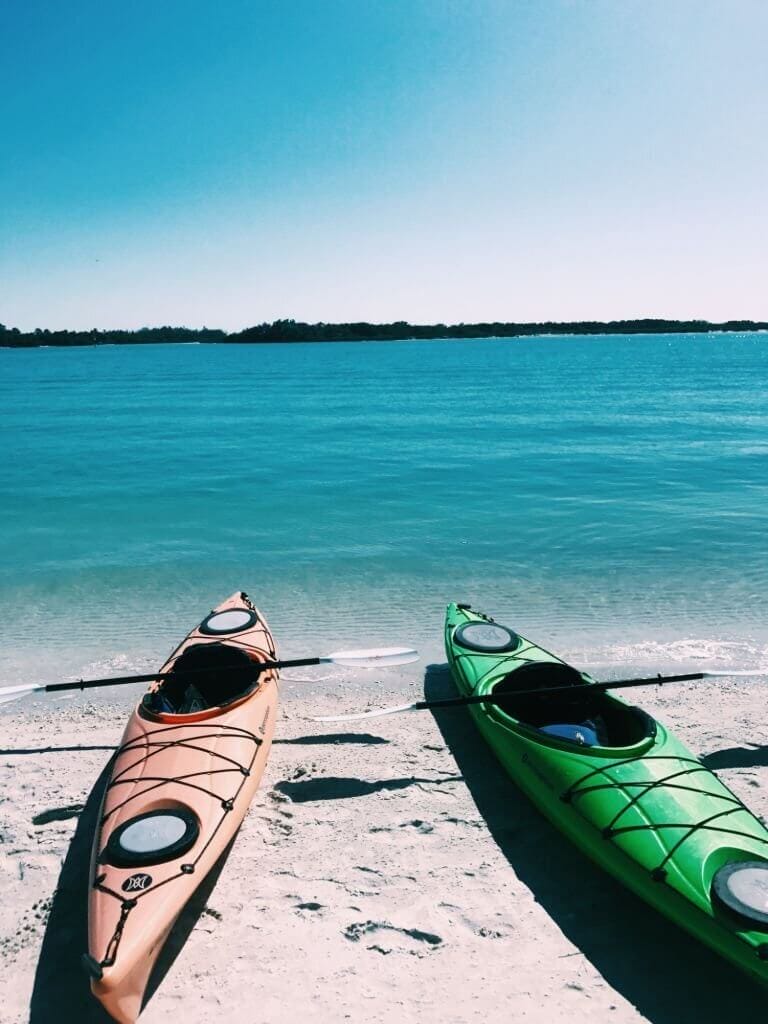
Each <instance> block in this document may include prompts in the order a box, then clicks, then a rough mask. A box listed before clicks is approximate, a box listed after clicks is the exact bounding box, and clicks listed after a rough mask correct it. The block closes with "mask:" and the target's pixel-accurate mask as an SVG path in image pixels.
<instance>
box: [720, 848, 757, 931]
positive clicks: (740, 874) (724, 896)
mask: <svg viewBox="0 0 768 1024" xmlns="http://www.w3.org/2000/svg"><path fill="white" fill-rule="evenodd" d="M712 889H713V892H714V894H715V896H717V898H718V899H719V900H720V902H721V903H723V904H725V906H726V907H728V909H729V910H733V911H734V912H735V913H737V914H739V916H740V917H745V918H747V919H748V920H749V921H752V922H753V923H755V924H761V925H763V926H766V925H768V864H767V863H766V862H765V861H761V860H745V861H739V862H738V863H736V864H726V865H725V866H724V867H722V868H720V870H719V871H718V872H717V874H716V875H715V877H714V880H713V882H712Z"/></svg>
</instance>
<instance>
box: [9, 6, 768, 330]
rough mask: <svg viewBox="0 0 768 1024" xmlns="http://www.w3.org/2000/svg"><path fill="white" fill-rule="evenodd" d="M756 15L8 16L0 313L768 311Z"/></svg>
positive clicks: (357, 9) (425, 9) (312, 11)
mask: <svg viewBox="0 0 768 1024" xmlns="http://www.w3.org/2000/svg"><path fill="white" fill-rule="evenodd" d="M767 54H768V3H766V2H765V0H717V2H708V0H581V2H577V0H571V2H569V0H274V2H273V0H218V2H214V0H131V2H126V0H68V2H66V3H64V2H62V0H24V2H13V0H6V2H5V3H1V4H0V130H1V132H2V134H1V135H0V139H1V146H2V154H1V155H0V321H1V322H3V323H5V324H7V325H9V326H18V327H21V328H23V329H29V328H32V327H36V326H39V327H50V328H54V327H72V328H87V327H139V326H143V325H156V324H166V323H171V324H185V325H189V326H202V325H208V326H220V327H225V328H227V329H236V328H239V327H242V326H245V325H248V324H252V323H258V322H261V321H263V320H272V319H276V318H278V317H293V318H295V319H301V320H311V321H314V320H326V321H335V320H357V319H365V320H376V321H378V320H398V319H404V320H411V321H414V322H433V321H444V322H454V321H475V320H486V319H490V320H496V319H499V320H545V319H554V320H570V319H591V318H596V319H611V318H631V317H636V316H667V317H705V318H708V319H712V320H720V319H725V318H731V317H746V318H754V319H766V318H768V200H767V199H766V192H767V189H766V183H767V182H768V57H767Z"/></svg>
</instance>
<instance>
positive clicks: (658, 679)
mask: <svg viewBox="0 0 768 1024" xmlns="http://www.w3.org/2000/svg"><path fill="white" fill-rule="evenodd" d="M706 676H707V673H706V672H690V673H688V674H686V675H682V676H651V677H650V679H615V680H614V681H613V682H610V681H608V682H604V683H585V685H584V686H579V684H578V683H577V684H575V685H573V684H571V685H569V686H551V687H548V688H546V689H540V690H518V691H513V690H509V691H507V692H505V693H481V694H473V695H472V696H471V697H447V698H446V699H445V700H420V701H417V702H416V703H415V704H414V705H413V707H414V709H418V710H419V711H422V710H427V709H429V708H451V707H460V706H461V705H464V704H512V703H514V702H515V701H516V700H517V699H518V698H519V697H549V696H553V697H554V696H557V695H558V694H563V693H567V694H570V695H571V696H573V695H574V694H587V693H602V692H604V691H605V690H617V689H622V690H623V689H627V690H628V689H630V687H632V686H652V685H653V684H654V683H655V684H656V685H657V686H663V685H664V683H684V682H688V681H689V680H694V679H705V678H706Z"/></svg>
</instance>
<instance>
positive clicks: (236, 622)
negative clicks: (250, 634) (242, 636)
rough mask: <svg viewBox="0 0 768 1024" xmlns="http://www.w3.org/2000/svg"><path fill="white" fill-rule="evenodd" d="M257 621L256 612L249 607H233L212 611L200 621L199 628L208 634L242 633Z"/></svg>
mask: <svg viewBox="0 0 768 1024" xmlns="http://www.w3.org/2000/svg"><path fill="white" fill-rule="evenodd" d="M257 621H258V619H257V618H256V612H252V611H250V610H249V609H248V608H231V609H230V610H229V611H226V612H211V614H210V615H209V616H208V618H206V619H203V621H202V622H201V623H200V626H199V629H200V632H201V633H204V634H205V635H206V636H222V635H223V634H224V633H241V632H242V631H243V630H244V629H250V628H251V626H255V625H256V623H257Z"/></svg>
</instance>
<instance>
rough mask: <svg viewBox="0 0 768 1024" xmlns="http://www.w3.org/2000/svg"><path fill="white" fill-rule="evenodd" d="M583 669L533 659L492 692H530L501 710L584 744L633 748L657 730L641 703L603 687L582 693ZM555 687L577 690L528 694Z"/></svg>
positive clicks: (549, 731)
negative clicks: (616, 697) (625, 701)
mask: <svg viewBox="0 0 768 1024" xmlns="http://www.w3.org/2000/svg"><path fill="white" fill-rule="evenodd" d="M583 685H584V680H583V677H582V675H581V673H580V672H577V671H576V669H574V668H571V667H570V665H563V664H561V663H557V662H554V663H553V662H530V663H529V664H527V665H523V666H522V667H521V668H519V669H516V670H515V671H514V672H511V673H510V674H509V675H508V676H507V677H506V678H505V679H502V680H501V681H500V682H499V683H497V684H496V686H494V688H493V692H494V693H496V694H498V693H516V692H521V691H526V696H524V697H520V699H519V700H516V701H514V702H510V703H509V704H508V705H505V706H502V711H503V712H504V713H505V714H507V715H509V716H510V717H511V718H514V719H517V721H519V722H522V723H523V724H525V725H531V726H533V727H534V728H536V729H540V730H541V731H543V732H545V733H546V734H548V735H552V736H557V737H558V738H560V739H563V740H566V741H569V742H573V743H576V744H578V745H581V746H594V745H596V744H599V745H600V746H607V747H629V746H633V745H634V744H636V743H639V742H641V740H643V739H646V738H647V737H649V736H652V735H654V733H655V731H656V723H655V722H654V720H653V719H652V718H651V717H650V715H647V714H645V712H644V711H641V710H640V709H639V708H635V707H631V706H629V705H627V704H622V703H620V702H619V701H617V700H614V698H613V697H610V696H608V694H606V693H604V692H602V691H587V692H586V693H584V692H582V688H583ZM553 687H569V688H570V687H572V688H573V689H572V692H568V691H567V690H566V692H564V693H560V694H554V695H552V696H549V695H542V696H538V695H537V694H536V693H527V691H530V690H543V689H550V688H553Z"/></svg>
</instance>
